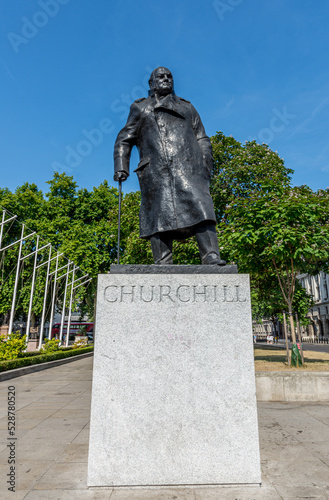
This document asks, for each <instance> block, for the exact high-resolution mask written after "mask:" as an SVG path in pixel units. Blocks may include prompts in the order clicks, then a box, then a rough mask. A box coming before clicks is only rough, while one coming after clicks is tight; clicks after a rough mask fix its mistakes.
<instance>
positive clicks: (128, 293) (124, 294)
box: [120, 285, 136, 302]
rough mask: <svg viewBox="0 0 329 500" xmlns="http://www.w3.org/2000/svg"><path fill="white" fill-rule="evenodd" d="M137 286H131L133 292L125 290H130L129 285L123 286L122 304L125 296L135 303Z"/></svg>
mask: <svg viewBox="0 0 329 500" xmlns="http://www.w3.org/2000/svg"><path fill="white" fill-rule="evenodd" d="M135 286H136V285H131V287H130V288H131V290H130V291H128V290H125V289H126V288H128V285H121V297H120V302H123V299H124V296H127V297H129V298H130V302H135V293H134V292H135Z"/></svg>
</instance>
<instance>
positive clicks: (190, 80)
mask: <svg viewBox="0 0 329 500" xmlns="http://www.w3.org/2000/svg"><path fill="white" fill-rule="evenodd" d="M328 15H329V4H328V2H327V1H326V0H318V1H317V2H316V3H315V2H314V1H312V0H290V1H289V2H286V1H285V0H276V1H275V2H270V1H266V2H264V1H263V0H222V1H219V0H218V1H216V0H215V1H213V0H210V1H209V0H186V1H185V0H182V1H174V0H168V1H166V2H154V1H151V0H143V1H142V2H136V1H135V0H125V1H124V2H122V1H119V0H111V1H108V0H97V2H90V1H88V0H79V2H78V1H77V0H31V1H29V2H26V1H24V0H16V1H15V2H3V5H2V8H1V17H0V35H1V36H0V54H1V55H0V94H1V113H0V134H1V141H0V165H1V177H0V186H1V187H5V186H6V187H8V188H10V189H11V190H14V189H15V188H16V186H19V185H22V184H23V183H24V182H26V181H28V182H35V183H36V184H37V185H38V187H39V188H41V189H42V190H43V191H47V185H46V181H47V180H49V179H50V178H51V177H52V175H53V172H54V170H58V171H59V172H60V173H62V172H63V171H66V172H67V174H69V175H74V179H75V180H76V181H77V183H78V185H79V186H80V187H85V188H87V189H88V190H91V189H92V188H93V186H98V185H100V184H101V183H102V182H103V180H104V179H107V180H108V181H109V182H110V184H112V185H115V183H114V182H113V160H112V154H113V145H114V141H115V138H116V135H117V133H118V132H119V130H120V129H121V128H122V127H123V125H124V123H125V120H126V118H127V115H128V110H129V105H130V104H131V103H132V101H134V100H135V99H137V98H139V97H143V96H146V95H147V87H148V85H147V81H148V77H149V74H150V72H151V71H152V70H153V69H154V68H155V67H156V66H159V65H164V66H167V67H169V68H170V69H171V71H172V72H173V75H174V81H175V89H176V93H177V94H178V95H179V96H182V97H184V98H185V99H188V100H190V101H191V102H192V103H193V104H194V105H195V107H196V108H197V110H198V111H199V113H200V115H201V117H202V120H203V122H204V125H205V128H206V131H207V133H208V135H214V134H215V133H216V132H217V131H219V130H221V131H223V133H224V134H225V135H227V136H229V135H232V136H233V137H234V138H235V139H237V140H238V141H240V142H242V143H243V142H244V141H246V140H251V139H255V140H256V141H257V142H259V143H262V142H266V143H268V144H269V146H270V148H271V149H272V150H274V151H278V154H279V155H280V157H283V158H284V161H285V164H286V166H287V167H289V168H292V169H293V170H294V171H295V173H294V174H293V178H292V181H293V184H295V185H301V184H307V185H309V186H310V187H311V188H312V189H314V190H315V189H319V188H322V189H325V188H326V187H327V186H328V185H329V182H328V173H329V128H328V123H329V65H328V57H329V50H328V45H329V34H328V28H327V19H328ZM136 163H137V153H136V152H134V153H133V158H132V165H131V166H132V170H133V168H135V166H134V165H135V164H136ZM124 188H125V191H126V192H127V191H134V190H136V189H138V183H137V178H136V176H135V174H133V175H131V177H130V178H129V180H128V181H127V183H126V184H125V186H124Z"/></svg>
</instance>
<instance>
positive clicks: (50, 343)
mask: <svg viewBox="0 0 329 500" xmlns="http://www.w3.org/2000/svg"><path fill="white" fill-rule="evenodd" d="M56 351H59V340H57V339H45V343H44V345H43V346H42V347H41V349H40V351H39V352H40V353H44V352H56Z"/></svg>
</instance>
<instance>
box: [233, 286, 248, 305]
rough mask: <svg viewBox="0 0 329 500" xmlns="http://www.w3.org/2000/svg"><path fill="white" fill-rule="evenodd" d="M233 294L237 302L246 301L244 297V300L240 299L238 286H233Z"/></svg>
mask: <svg viewBox="0 0 329 500" xmlns="http://www.w3.org/2000/svg"><path fill="white" fill-rule="evenodd" d="M235 293H236V300H237V302H245V301H246V300H247V299H246V297H245V298H244V299H242V298H241V297H240V285H235Z"/></svg>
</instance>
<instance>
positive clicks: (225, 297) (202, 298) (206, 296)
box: [104, 284, 247, 304]
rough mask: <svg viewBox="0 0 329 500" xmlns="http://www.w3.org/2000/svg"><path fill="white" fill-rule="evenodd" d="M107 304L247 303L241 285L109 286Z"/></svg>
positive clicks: (106, 291) (106, 295)
mask: <svg viewBox="0 0 329 500" xmlns="http://www.w3.org/2000/svg"><path fill="white" fill-rule="evenodd" d="M104 298H105V300H106V301H107V302H110V303H114V302H123V303H132V302H145V303H151V302H155V303H161V302H164V303H168V302H171V303H176V304H179V303H181V304H186V303H189V302H193V303H200V302H212V303H214V302H217V303H220V302H246V300H247V293H246V290H245V289H244V287H243V286H241V285H200V284H199V285H178V286H176V287H174V288H173V287H172V286H170V285H109V286H107V287H106V288H105V290H104Z"/></svg>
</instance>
